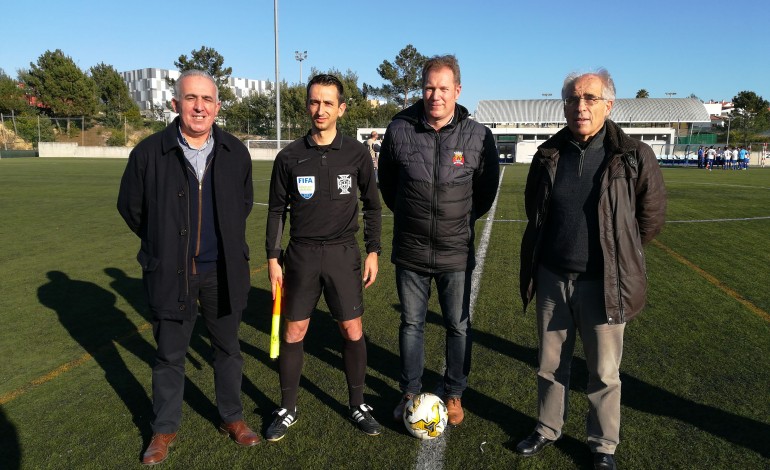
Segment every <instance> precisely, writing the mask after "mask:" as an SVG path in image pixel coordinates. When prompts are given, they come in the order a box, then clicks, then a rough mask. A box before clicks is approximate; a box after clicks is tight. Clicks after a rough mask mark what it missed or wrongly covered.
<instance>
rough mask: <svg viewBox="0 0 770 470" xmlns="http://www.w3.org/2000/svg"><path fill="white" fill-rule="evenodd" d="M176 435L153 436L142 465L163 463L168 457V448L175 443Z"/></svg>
mask: <svg viewBox="0 0 770 470" xmlns="http://www.w3.org/2000/svg"><path fill="white" fill-rule="evenodd" d="M175 439H176V433H175V432H174V433H171V434H153V435H152V440H151V441H150V445H149V446H147V450H145V451H144V455H142V465H155V464H156V463H161V462H163V461H164V460H166V457H168V448H169V447H171V445H172V444H173V443H174V440H175Z"/></svg>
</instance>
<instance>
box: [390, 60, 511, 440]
mask: <svg viewBox="0 0 770 470" xmlns="http://www.w3.org/2000/svg"><path fill="white" fill-rule="evenodd" d="M422 85H423V99H422V100H421V101H419V102H417V103H415V104H414V105H412V106H410V107H409V108H407V109H405V110H403V111H402V112H400V113H399V114H397V115H396V116H395V118H394V119H393V122H391V123H390V125H389V126H388V129H387V132H386V133H385V139H384V141H383V143H382V148H381V150H380V161H379V177H380V192H381V193H382V198H383V201H384V202H385V204H386V205H387V206H388V207H389V208H390V209H391V210H392V211H393V216H394V224H393V252H392V255H391V261H392V262H393V263H394V264H395V265H396V287H397V289H398V297H399V300H400V302H401V326H400V328H399V346H400V353H401V378H400V387H401V391H402V393H403V396H402V399H401V402H400V403H399V404H398V406H397V407H396V409H395V410H394V412H393V415H394V418H395V419H397V420H399V419H401V416H402V414H403V410H404V406H405V404H406V403H407V402H408V401H409V400H410V399H411V398H412V397H413V396H414V395H415V394H417V393H419V392H420V389H421V388H422V373H423V367H424V362H425V361H424V351H423V335H424V327H425V316H426V314H427V309H428V298H429V296H430V288H431V287H430V285H431V280H435V282H436V289H437V291H438V295H439V302H440V303H441V310H442V313H443V315H444V325H445V326H446V371H445V373H444V390H443V395H444V400H445V401H446V404H447V408H448V410H449V424H452V425H458V424H460V423H461V422H462V420H463V416H464V414H463V409H462V404H461V401H460V398H461V396H462V393H463V391H464V390H465V388H466V387H467V385H468V373H469V372H470V358H471V337H470V326H471V325H470V312H469V309H470V294H471V293H470V279H471V273H472V271H473V267H474V263H475V259H474V252H473V238H474V230H473V227H474V223H475V222H476V219H478V218H479V217H481V216H482V215H483V214H484V213H486V212H487V211H488V210H489V208H490V207H491V206H492V202H493V201H494V198H495V194H496V193H497V186H498V177H499V163H498V154H497V148H496V147H495V140H494V137H493V136H492V132H491V131H490V130H489V129H487V128H486V127H484V126H483V125H481V124H479V123H477V122H475V121H473V120H471V119H469V118H468V110H467V109H465V108H464V107H462V106H460V105H458V104H457V98H458V97H459V96H460V89H461V85H460V66H459V65H458V63H457V59H456V58H455V57H454V56H452V55H445V56H437V57H432V58H430V59H428V60H427V61H426V63H425V65H424V66H423V70H422Z"/></svg>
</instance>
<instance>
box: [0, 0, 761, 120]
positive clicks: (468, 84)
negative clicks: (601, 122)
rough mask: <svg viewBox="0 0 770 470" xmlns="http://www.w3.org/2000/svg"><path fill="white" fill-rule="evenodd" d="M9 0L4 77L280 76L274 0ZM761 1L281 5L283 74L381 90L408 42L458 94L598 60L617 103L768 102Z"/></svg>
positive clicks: (499, 91)
mask: <svg viewBox="0 0 770 470" xmlns="http://www.w3.org/2000/svg"><path fill="white" fill-rule="evenodd" d="M33 3H34V6H30V2H22V1H8V2H4V5H3V7H2V8H0V10H1V11H2V16H3V21H2V23H3V26H2V37H3V41H2V46H1V47H2V49H0V68H2V69H3V70H4V71H5V72H6V73H7V74H9V75H11V76H15V75H16V71H17V70H18V69H19V68H28V67H29V63H30V62H36V61H37V59H38V57H39V56H40V55H41V54H43V53H44V52H45V51H46V50H55V49H61V50H62V51H63V52H64V53H65V54H67V55H68V56H70V57H72V58H73V59H74V60H75V62H76V63H77V64H78V65H79V66H80V68H81V69H83V70H86V69H88V68H90V67H91V66H93V65H95V64H97V63H99V62H104V63H106V64H110V65H113V66H114V67H115V68H116V69H117V70H118V71H123V70H131V69H138V68H145V67H159V68H169V69H172V68H174V64H173V63H174V60H176V59H177V58H178V57H179V55H181V54H187V55H188V56H189V54H190V52H191V51H192V50H193V49H199V48H200V47H201V46H203V45H205V46H208V47H213V48H214V49H216V50H217V51H218V52H219V53H220V54H222V55H223V56H224V58H225V64H226V65H227V66H230V67H232V68H233V76H236V77H245V78H253V79H261V80H273V79H274V78H275V65H274V41H273V37H274V36H273V1H272V0H251V1H246V0H233V1H227V0H225V1H221V2H212V1H210V0H209V1H199V0H188V1H185V2H159V1H146V0H133V1H127V2H113V1H109V0H108V1H104V0H100V1H94V0H69V1H67V2H61V1H52V0H38V1H36V2H33ZM768 17H770V3H768V2H766V1H764V0H731V1H724V0H722V1H717V0H704V1H698V2H696V1H676V0H668V1H663V0H647V1H643V2H631V1H627V0H614V1H589V0H584V1H580V2H577V1H564V0H550V1H534V2H532V1H526V0H524V1H511V0H499V1H497V0H496V1H484V0H477V1H468V0H464V1H459V0H445V1H437V0H422V1H415V0H408V1H407V0H389V1H387V2H359V1H353V0H325V1H319V2H312V3H311V2H308V1H300V0H279V7H278V18H279V50H280V55H279V57H280V76H281V79H282V80H287V81H288V82H290V83H296V82H298V81H299V74H300V72H299V63H298V62H297V61H296V60H295V59H294V51H295V50H300V51H304V50H307V55H308V57H307V59H306V60H305V61H304V62H303V63H302V72H303V75H304V76H305V77H307V76H308V74H309V73H310V70H311V67H315V68H317V69H319V70H323V71H326V70H328V69H329V68H331V67H334V68H337V69H340V70H343V71H345V70H348V69H350V70H352V71H353V72H355V73H357V74H358V76H359V86H360V85H361V84H362V83H364V82H365V83H368V84H370V85H374V86H379V85H381V84H382V79H381V78H380V77H379V75H378V74H377V71H376V70H377V66H378V65H379V64H380V63H382V61H383V60H385V59H387V60H390V61H392V60H393V59H394V58H395V56H396V55H397V54H398V52H399V51H400V50H401V49H402V48H403V47H404V46H406V45H407V44H412V45H414V46H415V47H416V48H417V50H418V51H419V52H420V53H422V54H424V55H435V54H444V53H453V54H455V55H456V56H457V57H458V59H459V61H460V66H461V70H462V84H463V90H462V94H461V96H460V100H459V102H460V103H461V104H464V105H465V106H466V107H468V108H469V109H470V110H471V111H475V109H476V106H477V103H478V101H479V100H483V99H533V98H542V97H543V94H544V93H551V95H552V96H551V98H556V97H558V96H559V93H560V90H561V83H562V80H563V78H564V76H565V75H566V74H567V73H569V72H572V71H575V70H591V69H594V68H596V67H599V66H603V67H605V68H607V69H608V70H609V71H610V73H611V74H612V75H613V78H614V79H615V84H616V87H617V94H618V97H619V98H633V97H634V96H635V94H636V92H637V91H638V90H639V89H641V88H644V89H646V90H647V91H648V92H649V93H650V96H651V97H655V98H664V97H666V92H675V93H677V95H676V96H677V97H687V96H689V95H690V94H691V93H692V94H695V95H696V96H698V97H699V98H701V99H703V100H710V99H714V100H722V99H724V100H730V99H732V97H733V96H735V95H736V94H737V93H739V92H740V91H743V90H749V91H754V92H756V93H757V94H759V95H761V96H763V97H764V98H765V99H770V56H768V53H770V27H768V26H767V24H766V22H767V19H768Z"/></svg>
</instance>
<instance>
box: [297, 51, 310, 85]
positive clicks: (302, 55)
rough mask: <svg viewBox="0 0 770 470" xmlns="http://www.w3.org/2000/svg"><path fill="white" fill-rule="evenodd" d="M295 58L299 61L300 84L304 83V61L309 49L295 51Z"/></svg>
mask: <svg viewBox="0 0 770 470" xmlns="http://www.w3.org/2000/svg"><path fill="white" fill-rule="evenodd" d="M294 58H295V59H297V61H298V62H299V84H300V85H302V61H303V60H305V59H307V51H302V52H300V51H294Z"/></svg>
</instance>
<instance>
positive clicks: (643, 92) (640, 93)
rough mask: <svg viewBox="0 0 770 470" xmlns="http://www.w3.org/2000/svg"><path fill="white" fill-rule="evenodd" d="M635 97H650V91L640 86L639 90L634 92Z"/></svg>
mask: <svg viewBox="0 0 770 470" xmlns="http://www.w3.org/2000/svg"><path fill="white" fill-rule="evenodd" d="M636 97H637V98H649V97H650V92H649V91H647V90H645V89H644V88H642V89H641V90H639V91H637V92H636Z"/></svg>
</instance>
